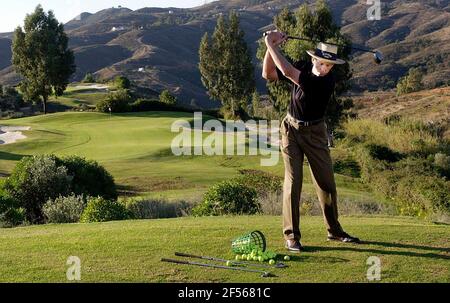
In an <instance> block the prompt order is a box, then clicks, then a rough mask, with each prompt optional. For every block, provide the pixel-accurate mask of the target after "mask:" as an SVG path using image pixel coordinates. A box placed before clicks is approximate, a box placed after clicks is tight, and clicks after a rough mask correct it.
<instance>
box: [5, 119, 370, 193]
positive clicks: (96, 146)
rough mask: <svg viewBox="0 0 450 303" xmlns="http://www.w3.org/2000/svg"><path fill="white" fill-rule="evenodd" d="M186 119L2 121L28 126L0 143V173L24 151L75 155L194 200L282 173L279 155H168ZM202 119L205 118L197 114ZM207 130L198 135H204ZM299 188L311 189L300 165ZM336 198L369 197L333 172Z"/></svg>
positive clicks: (129, 180)
mask: <svg viewBox="0 0 450 303" xmlns="http://www.w3.org/2000/svg"><path fill="white" fill-rule="evenodd" d="M179 119H182V120H186V121H192V120H193V115H192V114H189V113H170V112H148V113H128V114H116V115H112V116H110V115H108V114H101V113H92V112H86V113H71V112H67V113H58V114H50V115H46V116H37V117H30V118H23V119H16V120H8V121H4V122H2V124H4V125H20V126H30V127H31V130H30V131H27V132H24V134H25V135H26V136H27V137H28V138H27V139H25V140H22V141H18V142H16V143H14V144H10V145H4V146H0V173H3V174H7V173H9V172H11V170H12V169H13V167H14V165H15V163H16V162H17V160H19V159H20V158H21V157H22V156H24V155H34V154H43V153H44V154H49V153H54V154H56V155H79V156H83V157H86V158H88V159H94V160H97V161H98V162H100V163H101V164H102V165H104V166H105V167H106V168H107V169H108V171H110V172H111V173H112V175H113V176H114V177H115V179H116V183H118V184H119V186H120V188H121V190H123V191H124V192H132V193H136V194H139V195H151V196H160V195H162V196H164V197H167V198H170V199H171V198H181V197H183V198H198V197H199V196H201V193H202V192H204V191H205V189H206V188H208V187H209V186H211V185H212V184H214V183H215V182H217V181H220V180H224V179H228V178H230V177H233V176H236V175H238V174H239V172H238V170H239V169H261V170H265V171H269V172H272V173H275V174H277V175H279V176H283V170H284V168H283V160H282V159H281V155H280V158H279V161H278V164H277V165H276V166H269V167H262V166H260V159H261V158H264V159H268V158H269V157H270V156H249V155H246V156H204V155H203V156H180V157H177V156H174V155H173V154H172V151H171V148H170V146H171V142H172V140H173V138H174V137H175V136H176V135H177V134H178V133H172V132H171V125H172V123H173V122H175V121H176V120H179ZM203 119H204V120H205V117H204V118H203ZM208 135H209V134H203V137H207V136H208ZM304 175H305V183H306V184H305V190H306V191H310V192H313V188H312V185H311V182H310V176H309V170H308V168H307V167H305V173H304ZM337 183H338V187H339V189H340V194H341V196H344V197H345V196H349V197H352V198H354V197H362V198H363V199H364V200H367V199H372V198H371V195H370V194H369V193H367V192H366V190H365V189H364V187H363V186H361V185H360V184H359V183H358V182H356V181H354V180H353V179H352V178H349V177H345V176H339V175H337Z"/></svg>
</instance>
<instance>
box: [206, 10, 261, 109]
mask: <svg viewBox="0 0 450 303" xmlns="http://www.w3.org/2000/svg"><path fill="white" fill-rule="evenodd" d="M199 56H200V63H199V69H200V73H201V79H202V83H203V85H204V86H205V88H206V89H207V90H208V95H209V96H210V97H211V98H213V99H214V100H220V101H221V103H222V106H223V108H224V109H225V112H230V114H231V116H232V117H236V116H242V115H243V113H244V112H245V110H244V109H245V108H246V105H247V104H248V102H249V96H251V94H252V92H253V91H254V90H255V79H254V68H253V64H252V61H251V56H250V52H249V49H248V47H247V43H246V42H245V40H244V32H243V31H242V29H241V28H240V26H239V18H238V15H237V14H236V13H235V12H233V11H232V12H231V13H230V16H229V20H228V22H226V21H225V19H224V17H223V16H219V18H218V19H217V25H216V28H215V31H214V33H213V35H212V37H211V38H210V37H209V35H208V33H205V35H204V36H203V38H202V40H201V43H200V50H199Z"/></svg>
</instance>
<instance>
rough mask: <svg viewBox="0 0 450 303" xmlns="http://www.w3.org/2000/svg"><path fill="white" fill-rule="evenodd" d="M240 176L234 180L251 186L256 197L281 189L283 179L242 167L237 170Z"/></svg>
mask: <svg viewBox="0 0 450 303" xmlns="http://www.w3.org/2000/svg"><path fill="white" fill-rule="evenodd" d="M239 173H240V174H241V176H239V177H237V178H236V179H235V180H236V181H237V182H239V183H240V184H243V185H245V186H248V187H250V188H253V189H254V190H255V191H256V194H257V195H258V197H263V196H266V195H268V194H274V193H275V194H276V193H278V192H281V191H282V190H283V179H282V178H281V177H279V176H276V175H273V174H271V173H267V172H264V171H260V170H252V169H242V170H239Z"/></svg>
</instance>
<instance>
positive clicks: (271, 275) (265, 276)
mask: <svg viewBox="0 0 450 303" xmlns="http://www.w3.org/2000/svg"><path fill="white" fill-rule="evenodd" d="M261 277H262V278H271V277H276V275H274V274H272V273H270V272H268V271H266V272H264V273H263V274H262V275H261Z"/></svg>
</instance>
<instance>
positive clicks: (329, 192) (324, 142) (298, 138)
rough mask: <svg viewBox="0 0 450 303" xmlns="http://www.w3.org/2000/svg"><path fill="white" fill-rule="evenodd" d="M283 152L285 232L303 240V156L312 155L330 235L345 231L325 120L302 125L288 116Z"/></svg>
mask: <svg viewBox="0 0 450 303" xmlns="http://www.w3.org/2000/svg"><path fill="white" fill-rule="evenodd" d="M280 129H281V145H280V147H281V152H282V155H283V160H284V166H285V174H284V187H283V234H284V237H285V239H286V240H288V239H294V240H300V237H301V234H300V196H301V190H302V182H303V160H304V156H305V155H306V157H307V158H308V162H309V167H310V171H311V177H312V180H313V183H314V186H315V188H316V191H317V196H318V198H319V201H320V206H321V208H322V213H323V217H324V221H325V224H326V227H327V230H328V234H329V235H335V236H339V235H340V234H342V233H343V230H342V227H341V225H340V224H339V221H338V210H337V193H336V183H335V181H334V174H333V164H332V162H331V156H330V150H329V149H328V135H327V130H326V125H325V122H321V123H319V124H316V125H312V126H300V125H298V123H297V122H295V121H294V120H292V119H290V118H288V117H286V118H284V119H283V121H282V122H281V128H280Z"/></svg>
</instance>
